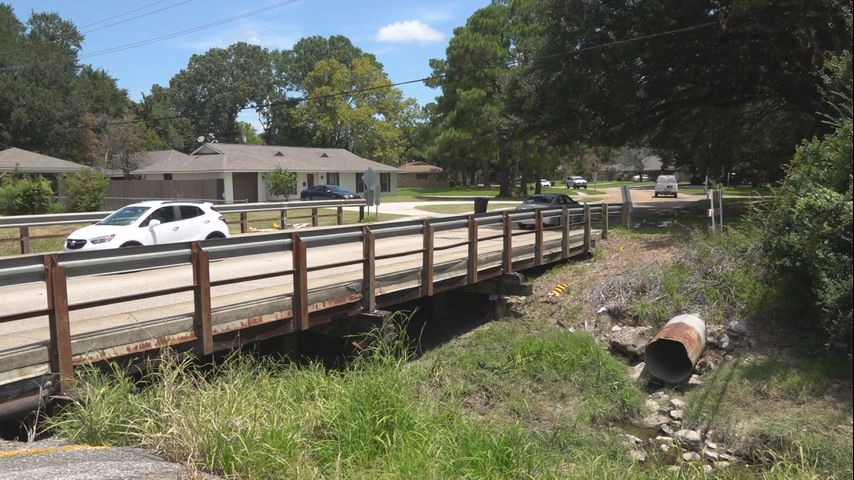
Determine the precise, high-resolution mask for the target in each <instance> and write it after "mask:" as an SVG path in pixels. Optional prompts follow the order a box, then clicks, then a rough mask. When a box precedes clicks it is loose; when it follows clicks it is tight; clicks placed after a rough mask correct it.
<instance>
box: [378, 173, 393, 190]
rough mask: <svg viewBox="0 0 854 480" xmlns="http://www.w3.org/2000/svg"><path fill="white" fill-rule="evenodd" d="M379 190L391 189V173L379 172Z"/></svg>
mask: <svg viewBox="0 0 854 480" xmlns="http://www.w3.org/2000/svg"><path fill="white" fill-rule="evenodd" d="M380 191H381V192H390V191H391V174H390V173H381V174H380Z"/></svg>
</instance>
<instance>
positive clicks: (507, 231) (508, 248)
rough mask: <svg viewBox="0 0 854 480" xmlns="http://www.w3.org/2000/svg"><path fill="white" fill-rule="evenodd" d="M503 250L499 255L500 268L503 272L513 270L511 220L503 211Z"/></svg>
mask: <svg viewBox="0 0 854 480" xmlns="http://www.w3.org/2000/svg"><path fill="white" fill-rule="evenodd" d="M503 227H504V236H503V237H502V239H503V240H504V250H503V251H502V255H501V270H503V271H504V273H511V272H512V271H513V221H512V220H511V219H510V214H509V213H508V212H504V225H503Z"/></svg>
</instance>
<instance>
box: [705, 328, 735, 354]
mask: <svg viewBox="0 0 854 480" xmlns="http://www.w3.org/2000/svg"><path fill="white" fill-rule="evenodd" d="M706 345H708V346H710V347H712V348H717V349H718V350H732V349H733V348H735V344H733V343H732V340H730V338H729V335H727V334H726V332H715V333H708V332H707V334H706Z"/></svg>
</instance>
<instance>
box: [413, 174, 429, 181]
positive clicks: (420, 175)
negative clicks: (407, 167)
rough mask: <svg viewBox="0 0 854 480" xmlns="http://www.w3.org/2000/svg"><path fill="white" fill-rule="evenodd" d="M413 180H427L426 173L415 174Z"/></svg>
mask: <svg viewBox="0 0 854 480" xmlns="http://www.w3.org/2000/svg"><path fill="white" fill-rule="evenodd" d="M415 178H416V179H418V180H427V174H426V173H416V174H415Z"/></svg>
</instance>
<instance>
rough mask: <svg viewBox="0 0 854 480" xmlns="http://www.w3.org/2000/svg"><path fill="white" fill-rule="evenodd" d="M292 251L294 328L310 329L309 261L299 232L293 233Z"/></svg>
mask: <svg viewBox="0 0 854 480" xmlns="http://www.w3.org/2000/svg"><path fill="white" fill-rule="evenodd" d="M291 252H292V254H293V269H294V295H293V297H292V300H291V310H292V311H293V324H294V330H295V331H297V330H307V329H308V326H309V324H308V271H307V270H306V268H307V267H308V261H307V259H306V249H305V242H303V240H302V238H300V235H299V233H297V232H293V233H292V234H291Z"/></svg>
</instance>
